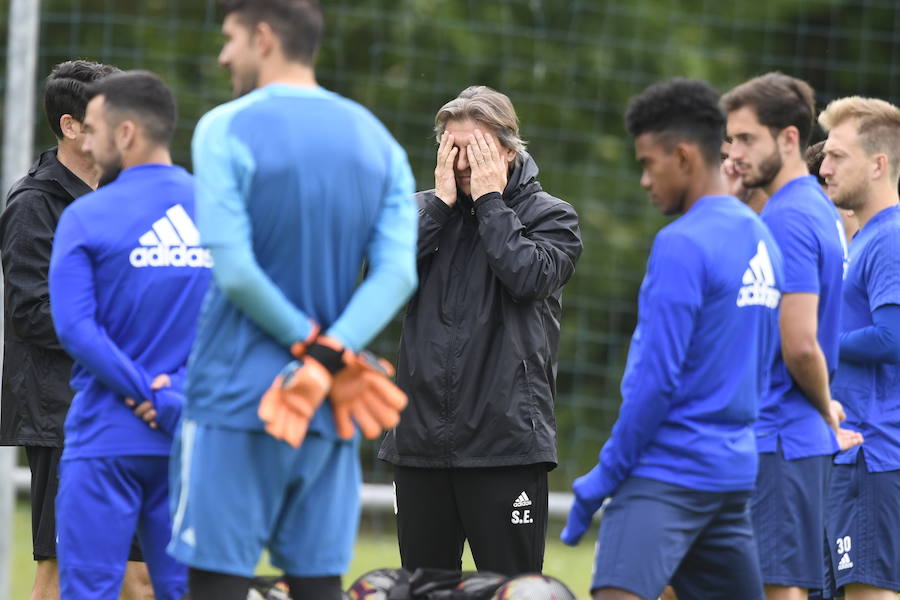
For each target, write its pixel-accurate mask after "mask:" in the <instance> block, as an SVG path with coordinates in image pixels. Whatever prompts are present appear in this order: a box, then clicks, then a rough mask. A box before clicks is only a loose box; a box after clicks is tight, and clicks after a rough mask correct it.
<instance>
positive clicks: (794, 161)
mask: <svg viewBox="0 0 900 600" xmlns="http://www.w3.org/2000/svg"><path fill="white" fill-rule="evenodd" d="M806 175H809V169H808V168H807V166H806V163H805V162H804V161H803V159H801V158H800V156H799V155H798V156H796V157H792V158H790V159H788V160H785V161H784V166H783V167H782V168H781V170H780V171H779V172H778V175H776V176H775V179H773V180H772V182H771V183H770V184H769V185H767V186H765V187H764V188H763V190H764V191H765V192H766V194H767V195H768V196H769V197H770V198H771V197H772V196H774V195H775V192H777V191H778V190H780V189H781V188H783V187H784V186H785V185H787V184H788V183H790V182H791V181H793V180H795V179H797V178H798V177H805V176H806Z"/></svg>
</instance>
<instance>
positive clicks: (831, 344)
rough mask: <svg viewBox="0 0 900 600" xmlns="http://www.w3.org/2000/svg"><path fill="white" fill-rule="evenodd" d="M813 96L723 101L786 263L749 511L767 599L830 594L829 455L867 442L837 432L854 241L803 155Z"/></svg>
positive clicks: (782, 86) (749, 91) (769, 94)
mask: <svg viewBox="0 0 900 600" xmlns="http://www.w3.org/2000/svg"><path fill="white" fill-rule="evenodd" d="M814 102H815V101H814V97H813V90H812V88H811V87H810V86H809V85H808V84H807V83H806V82H805V81H801V80H799V79H796V78H794V77H789V76H788V75H784V74H782V73H768V74H766V75H762V76H760V77H756V78H755V79H751V80H750V81H747V82H745V83H743V84H741V85H740V86H738V87H736V88H735V89H733V90H731V91H730V92H728V93H727V94H725V96H723V98H722V106H723V108H724V110H725V111H726V113H727V119H728V136H729V138H730V139H731V149H730V152H729V159H730V160H731V161H733V163H734V166H735V168H736V170H737V172H738V173H739V174H740V175H741V179H742V183H743V185H744V187H745V188H747V189H754V188H762V189H763V190H764V191H765V193H766V195H767V196H768V200H767V202H766V204H765V208H764V209H763V211H762V214H761V216H762V219H763V221H764V222H765V223H766V225H768V227H769V230H770V231H771V232H772V235H773V237H774V238H775V241H776V242H777V243H778V247H779V248H780V249H781V253H782V257H783V259H784V278H783V279H782V280H781V291H782V294H783V295H782V298H781V307H780V311H779V344H780V346H779V350H778V352H776V353H775V357H774V362H773V363H772V365H771V367H770V371H769V372H770V380H769V386H768V389H767V390H765V391H764V394H763V396H762V400H761V402H760V415H759V420H758V421H757V422H756V425H755V430H756V444H757V450H758V451H759V475H758V476H757V480H756V491H755V492H754V495H753V499H752V501H751V504H750V512H751V515H752V517H753V533H754V537H755V538H756V544H757V548H758V550H759V557H760V569H761V571H762V576H763V584H764V585H765V586H766V597H767V598H768V599H769V600H806V597H807V591H808V590H810V589H815V590H820V589H822V588H823V587H824V586H825V571H824V568H823V567H824V564H823V560H822V548H821V540H822V531H823V528H824V526H825V514H824V509H825V507H824V504H825V503H824V498H825V489H826V483H827V480H828V473H829V471H830V463H831V456H832V455H833V454H834V453H835V452H837V451H838V448H839V445H840V448H843V449H846V448H849V447H850V446H853V445H855V444H859V443H861V442H862V438H861V436H860V435H859V434H858V433H857V432H855V431H848V430H844V429H841V428H840V421H841V420H842V419H843V416H844V415H843V410H842V408H841V406H840V404H838V403H837V402H833V401H832V399H831V392H830V389H829V385H830V382H831V376H832V375H833V374H834V371H835V369H836V368H837V362H838V334H839V327H840V314H841V313H840V309H841V285H842V282H843V278H844V272H845V269H846V265H847V240H846V238H845V237H844V228H843V224H842V223H841V220H840V217H839V216H838V214H837V210H836V209H835V208H834V205H833V204H832V203H831V202H830V201H829V200H828V198H827V197H825V194H824V193H823V192H822V188H821V186H819V183H818V181H817V180H816V178H815V177H813V176H811V175H810V174H809V171H808V170H807V167H806V162H805V161H804V159H803V151H804V150H805V148H806V145H807V143H808V141H809V136H810V133H811V131H812V126H813V123H814V120H815V116H816V113H815V106H814Z"/></svg>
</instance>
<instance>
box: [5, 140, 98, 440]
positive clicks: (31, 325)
mask: <svg viewBox="0 0 900 600" xmlns="http://www.w3.org/2000/svg"><path fill="white" fill-rule="evenodd" d="M90 191H91V188H90V187H89V186H88V185H87V184H86V183H84V182H83V181H81V180H80V179H79V178H78V177H76V176H75V175H74V174H73V173H72V172H71V171H69V170H68V169H67V168H66V167H64V166H63V165H62V163H60V162H59V160H57V158H56V150H55V149H51V150H47V151H46V152H44V153H43V154H41V156H40V158H38V160H37V162H36V163H35V164H34V165H32V167H31V169H30V170H29V171H28V175H26V176H25V177H23V178H22V179H20V180H19V181H17V182H16V183H15V184H14V185H13V186H12V188H11V189H10V191H9V195H8V197H7V205H6V209H5V210H4V211H3V214H2V215H0V259H2V261H3V288H4V310H3V314H4V317H3V318H4V321H3V341H4V346H3V389H2V391H0V394H2V395H0V444H2V445H16V446H56V447H59V446H62V444H63V422H64V421H65V418H66V411H67V410H68V408H69V403H70V402H71V400H72V391H71V389H70V388H69V378H70V377H71V374H72V360H71V359H70V358H69V357H68V355H67V354H66V353H65V352H64V351H63V349H62V347H60V345H59V340H58V339H57V338H56V331H55V330H54V329H53V320H52V318H51V316H50V296H49V291H48V287H47V274H48V272H49V270H50V249H51V247H52V244H53V233H54V231H56V224H57V223H58V222H59V217H60V215H61V214H62V211H63V210H64V209H65V208H66V207H67V206H68V205H69V204H70V203H71V202H72V200H74V199H75V198H77V197H78V196H82V195H84V194H86V193H88V192H90Z"/></svg>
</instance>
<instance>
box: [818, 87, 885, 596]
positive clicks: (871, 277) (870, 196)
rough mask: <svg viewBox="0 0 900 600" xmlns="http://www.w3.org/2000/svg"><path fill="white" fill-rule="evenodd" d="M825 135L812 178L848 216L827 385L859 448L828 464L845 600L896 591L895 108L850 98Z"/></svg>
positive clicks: (830, 114)
mask: <svg viewBox="0 0 900 600" xmlns="http://www.w3.org/2000/svg"><path fill="white" fill-rule="evenodd" d="M819 123H820V124H821V125H822V127H823V128H824V129H825V131H827V132H828V139H827V140H826V142H825V147H824V153H825V159H824V160H823V161H822V166H821V168H820V170H819V173H820V175H822V176H823V177H824V178H825V183H826V186H827V193H828V196H829V198H831V200H832V201H833V202H834V203H835V204H836V205H837V206H838V207H839V208H843V209H848V210H852V211H853V212H854V214H855V215H856V218H857V220H858V223H859V227H860V230H859V232H857V234H856V235H855V236H854V237H853V240H852V241H851V243H850V269H849V271H848V273H847V278H846V281H845V282H844V297H843V316H842V325H841V335H840V364H839V366H838V370H837V375H836V376H835V380H834V383H833V384H832V386H831V390H832V393H833V394H834V397H835V398H837V399H838V400H840V401H841V402H842V403H843V405H844V407H845V409H846V412H847V422H846V425H845V426H846V427H847V428H848V429H853V430H855V431H858V432H860V433H861V434H862V435H863V437H864V438H865V442H864V443H863V445H862V446H859V447H856V448H852V449H850V450H848V451H845V452H841V453H840V454H838V455H837V457H836V458H835V461H834V462H835V465H834V467H833V470H832V474H831V481H830V484H829V492H828V501H827V509H828V510H827V532H828V539H827V541H828V546H829V550H830V554H831V564H832V568H833V571H834V575H835V579H836V584H837V586H838V587H843V589H844V592H845V598H847V600H859V599H863V598H865V599H876V600H878V599H882V598H884V599H888V598H890V599H891V600H896V598H897V595H896V594H897V591H900V206H898V197H897V182H898V179H900V109H898V108H897V107H896V106H894V105H892V104H889V103H887V102H884V101H883V100H876V99H872V98H860V97H858V96H854V97H850V98H842V99H839V100H835V101H833V102H832V103H831V104H829V105H828V107H827V108H826V109H825V111H824V112H823V113H822V114H821V115H819Z"/></svg>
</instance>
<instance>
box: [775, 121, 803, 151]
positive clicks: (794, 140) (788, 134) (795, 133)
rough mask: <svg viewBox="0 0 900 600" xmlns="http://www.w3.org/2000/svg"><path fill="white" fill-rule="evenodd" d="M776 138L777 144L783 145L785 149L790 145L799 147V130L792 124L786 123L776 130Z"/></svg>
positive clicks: (790, 146)
mask: <svg viewBox="0 0 900 600" xmlns="http://www.w3.org/2000/svg"><path fill="white" fill-rule="evenodd" d="M776 139H777V140H778V142H779V145H780V146H782V147H784V148H785V149H790V148H792V147H797V148H799V147H800V130H799V129H797V128H796V127H795V126H793V125H788V126H787V127H785V128H784V129H782V130H781V131H779V132H778V136H777V138H776Z"/></svg>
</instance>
